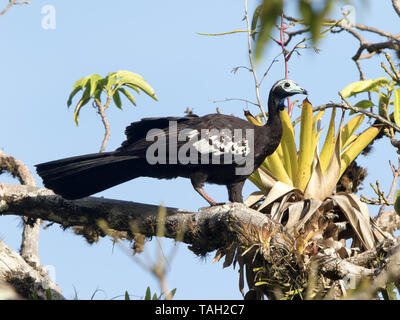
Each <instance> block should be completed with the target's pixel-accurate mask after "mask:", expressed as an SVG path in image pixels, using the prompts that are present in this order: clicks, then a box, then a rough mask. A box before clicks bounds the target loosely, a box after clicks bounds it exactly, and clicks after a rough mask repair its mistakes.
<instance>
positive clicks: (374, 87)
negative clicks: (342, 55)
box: [341, 78, 389, 98]
mask: <svg viewBox="0 0 400 320" xmlns="http://www.w3.org/2000/svg"><path fill="white" fill-rule="evenodd" d="M388 84H389V80H388V79H386V78H378V79H369V80H362V81H356V82H353V83H351V84H349V85H348V86H346V87H345V88H344V89H343V90H342V91H341V94H342V96H343V97H345V98H347V97H351V96H354V95H355V94H357V93H360V92H379V88H380V87H383V86H385V85H388Z"/></svg>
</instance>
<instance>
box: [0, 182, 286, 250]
mask: <svg viewBox="0 0 400 320" xmlns="http://www.w3.org/2000/svg"><path fill="white" fill-rule="evenodd" d="M166 210H167V214H166V219H165V235H164V236H165V237H167V238H172V239H176V238H177V237H179V238H180V237H182V241H183V242H185V243H187V244H190V245H191V246H192V249H193V250H195V252H196V253H201V254H204V253H206V252H210V251H213V250H215V249H216V248H219V247H221V246H223V245H226V244H228V243H230V242H232V240H233V233H232V232H231V231H230V227H231V223H232V221H240V222H242V223H244V224H247V223H249V221H250V220H251V223H252V224H254V225H256V226H258V227H261V226H262V225H263V224H264V223H268V224H273V225H280V224H277V223H275V222H273V221H271V220H270V219H269V218H268V217H267V216H266V215H264V214H262V213H260V212H258V211H255V210H252V209H249V208H247V207H246V206H245V205H243V204H238V203H234V204H231V205H223V206H216V207H207V208H204V209H203V210H201V211H199V212H191V211H185V210H181V209H177V208H166ZM11 214H12V215H26V216H28V217H31V218H41V219H43V220H48V221H51V222H55V223H58V224H60V225H61V226H63V227H64V228H67V227H72V226H87V227H92V228H97V229H98V230H99V231H101V230H100V228H99V227H98V222H99V221H105V222H106V224H107V226H108V227H109V228H111V229H114V230H118V231H125V232H128V233H131V234H132V233H137V232H139V233H142V234H144V235H145V236H147V237H151V236H156V230H157V217H158V214H159V206H155V205H149V204H142V203H136V202H129V201H120V200H111V199H104V198H96V197H87V198H83V199H79V200H75V201H68V200H65V199H63V198H61V197H60V196H57V195H55V194H54V193H53V192H52V191H51V190H48V189H39V188H34V187H29V186H19V185H12V184H0V215H11ZM182 235H183V236H182Z"/></svg>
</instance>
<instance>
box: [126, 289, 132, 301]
mask: <svg viewBox="0 0 400 320" xmlns="http://www.w3.org/2000/svg"><path fill="white" fill-rule="evenodd" d="M125 300H131V298H130V297H129V293H128V291H125Z"/></svg>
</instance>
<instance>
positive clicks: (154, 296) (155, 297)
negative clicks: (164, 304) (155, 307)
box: [151, 293, 159, 300]
mask: <svg viewBox="0 0 400 320" xmlns="http://www.w3.org/2000/svg"><path fill="white" fill-rule="evenodd" d="M151 300H159V299H158V297H157V294H156V293H153V298H152V299H151Z"/></svg>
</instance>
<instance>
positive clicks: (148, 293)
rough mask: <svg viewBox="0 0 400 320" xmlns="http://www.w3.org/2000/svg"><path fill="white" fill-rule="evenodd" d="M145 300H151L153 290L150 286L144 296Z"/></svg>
mask: <svg viewBox="0 0 400 320" xmlns="http://www.w3.org/2000/svg"><path fill="white" fill-rule="evenodd" d="M144 300H151V291H150V287H147V289H146V294H145V296H144Z"/></svg>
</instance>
